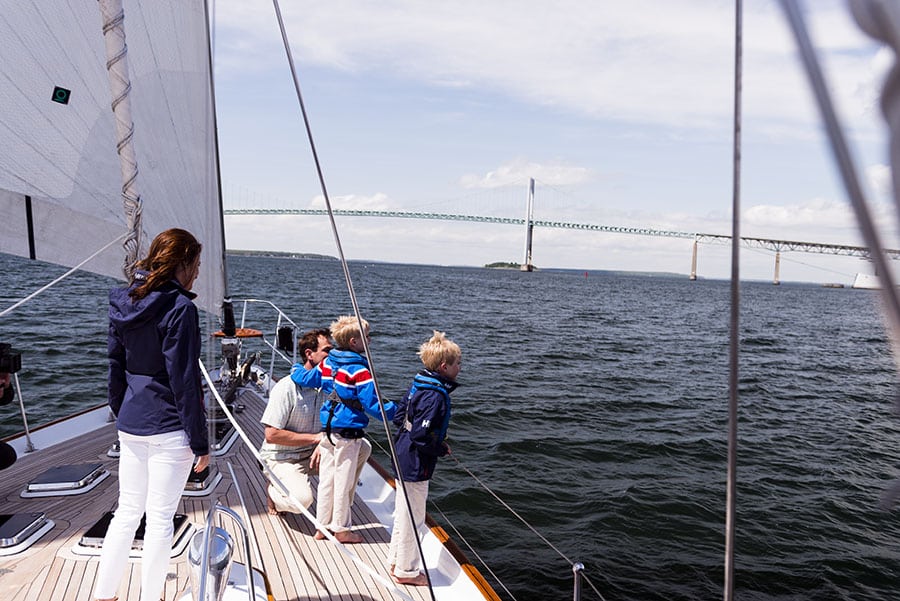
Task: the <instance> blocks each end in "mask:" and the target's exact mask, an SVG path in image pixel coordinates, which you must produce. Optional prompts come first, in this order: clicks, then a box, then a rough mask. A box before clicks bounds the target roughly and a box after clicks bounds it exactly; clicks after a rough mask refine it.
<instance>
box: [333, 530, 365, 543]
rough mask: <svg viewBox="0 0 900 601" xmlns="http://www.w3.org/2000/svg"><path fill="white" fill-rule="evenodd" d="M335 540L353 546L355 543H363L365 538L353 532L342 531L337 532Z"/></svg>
mask: <svg viewBox="0 0 900 601" xmlns="http://www.w3.org/2000/svg"><path fill="white" fill-rule="evenodd" d="M334 538H336V539H338V541H339V542H342V543H344V544H345V545H352V544H354V543H361V542H363V537H362V535H360V534H357V533H356V532H353V531H352V530H342V531H340V532H336V533H335V534H334Z"/></svg>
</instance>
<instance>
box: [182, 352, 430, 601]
mask: <svg viewBox="0 0 900 601" xmlns="http://www.w3.org/2000/svg"><path fill="white" fill-rule="evenodd" d="M198 363H199V364H200V372H201V373H202V374H203V378H204V379H205V380H206V385H207V387H209V390H210V393H211V394H212V395H213V396H214V397H215V399H216V402H217V403H218V404H219V407H220V408H221V409H222V412H223V413H224V414H225V417H227V418H228V421H229V422H231V425H232V427H233V428H234V431H235V432H237V434H238V436H240V437H241V440H242V441H243V442H244V444H245V445H247V449H248V450H249V451H250V453H251V454H252V455H253V458H254V459H256V461H257V462H258V463H259V464H260V465H261V466H262V468H263V471H264V472H265V474H266V477H268V478H269V479H270V481H271V482H273V483H274V484H276V485H277V486H278V487H279V488H280V489H281V491H282V492H283V493H285V495H286V496H287V497H289V498H290V499H291V500H292V501H294V504H295V505H297V507H298V509H300V510H301V511H302V513H303V515H304V516H305V517H306V519H308V520H309V521H310V522H312V524H313V525H314V526H315V527H316V528H317V529H318V530H320V531H321V532H322V533H323V534H324V535H325V537H326V538H327V539H328V540H330V541H331V542H333V543H334V544H335V545H337V549H338V551H340V552H341V553H343V554H344V556H345V557H346V558H347V559H349V560H350V561H352V562H353V563H355V564H356V565H357V567H359V568H361V569H362V570H363V571H365V572H367V573H368V574H369V575H370V576H371V577H372V578H373V579H375V580H376V581H377V582H380V583H381V584H383V585H384V586H385V588H387V589H388V590H389V591H391V592H392V593H394V594H395V595H397V596H399V597H401V598H402V599H407V600H408V601H413V598H412V597H410V596H409V595H407V594H406V593H405V592H403V591H402V590H400V589H399V588H397V586H396V585H395V584H394V583H393V582H388V580H386V579H385V578H384V577H383V576H382V575H381V574H379V573H377V572H376V571H375V570H373V569H372V568H371V567H369V565H368V564H367V563H365V562H364V561H363V560H362V559H360V558H359V556H357V555H356V554H355V553H353V552H351V551H349V550H347V547H346V545H344V544H343V543H342V542H341V541H339V540H338V539H336V538H335V537H334V535H333V534H331V533H330V532H329V531H328V528H326V527H325V526H323V525H322V524H321V523H320V522H319V521H318V520H317V519H316V516H314V515H312V514H311V513H310V512H309V510H308V509H306V508H305V507H303V504H302V503H299V502H298V500H297V499H296V497H294V496H293V495H291V493H290V491H289V490H288V489H287V487H286V486H285V485H284V484H283V483H282V482H281V480H279V479H278V476H276V475H275V474H274V473H273V472H272V470H271V468H269V466H268V465H267V464H266V462H265V461H263V458H262V457H261V456H260V454H259V451H257V449H256V445H254V444H253V442H252V441H251V440H250V438H249V437H248V436H247V433H246V432H244V430H243V428H241V426H240V424H238V422H237V419H235V417H234V415H233V414H232V413H231V411H230V410H229V409H228V406H227V405H225V401H224V400H222V396H221V395H220V394H219V391H218V389H217V388H216V385H215V383H214V382H213V381H212V378H211V377H210V375H209V372H208V371H207V370H206V366H205V365H204V364H203V361H202V360H198Z"/></svg>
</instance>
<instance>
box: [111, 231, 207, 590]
mask: <svg viewBox="0 0 900 601" xmlns="http://www.w3.org/2000/svg"><path fill="white" fill-rule="evenodd" d="M200 250H201V245H200V243H199V242H198V241H197V240H196V238H194V236H193V235H191V234H190V233H189V232H187V231H185V230H181V229H170V230H166V231H164V232H162V233H161V234H159V235H158V236H157V237H156V238H155V239H154V240H153V243H152V244H151V245H150V251H149V253H148V254H147V258H146V259H144V260H143V261H141V262H139V263H138V269H137V270H136V271H135V275H134V278H133V280H132V282H131V285H130V286H128V288H116V289H113V290H112V291H110V293H109V347H108V350H109V406H110V408H111V409H112V411H113V413H115V414H116V426H117V427H118V430H119V442H120V445H121V454H120V457H119V502H118V508H117V509H116V512H115V516H114V517H113V519H112V522H110V525H109V529H108V530H107V533H106V537H105V539H104V541H103V550H102V552H101V554H100V567H99V570H98V572H97V583H96V588H95V590H94V595H95V597H96V598H97V599H99V600H101V601H104V600H111V599H115V598H116V597H115V594H116V591H117V590H118V588H119V584H120V582H121V581H122V575H123V573H124V571H125V567H126V564H127V562H128V554H129V551H130V550H131V542H132V540H133V539H134V534H135V531H136V530H137V528H138V525H139V523H140V521H141V516H142V515H144V514H146V516H147V524H146V529H145V534H144V548H143V563H142V568H141V601H158V600H159V599H160V596H161V593H162V590H163V586H164V584H165V580H166V572H167V570H168V566H169V555H170V549H171V546H172V535H173V525H172V518H173V517H174V515H175V510H176V509H177V508H178V503H179V501H180V500H181V493H182V491H183V490H184V485H185V482H186V481H187V477H188V474H189V473H190V470H191V465H192V464H193V461H194V457H195V456H196V457H198V458H199V460H198V461H197V465H196V467H195V468H194V471H196V472H200V471H203V470H204V469H205V468H206V466H207V465H208V464H209V442H208V439H207V433H206V413H205V409H204V407H203V392H202V388H201V383H200V371H199V367H198V362H199V358H200V343H201V338H200V322H199V317H198V314H197V307H196V306H195V305H194V303H193V302H192V299H193V298H194V297H195V296H196V295H194V294H193V293H192V292H191V291H190V290H191V288H192V287H193V284H194V280H196V279H197V275H198V274H199V272H200Z"/></svg>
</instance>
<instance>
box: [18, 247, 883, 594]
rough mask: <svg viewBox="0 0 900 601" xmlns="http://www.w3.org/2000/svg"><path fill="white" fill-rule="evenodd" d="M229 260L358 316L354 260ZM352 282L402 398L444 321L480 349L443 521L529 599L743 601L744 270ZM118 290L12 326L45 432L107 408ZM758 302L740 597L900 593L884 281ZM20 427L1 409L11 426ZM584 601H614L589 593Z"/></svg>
mask: <svg viewBox="0 0 900 601" xmlns="http://www.w3.org/2000/svg"><path fill="white" fill-rule="evenodd" d="M229 261H230V272H231V282H232V284H231V287H232V290H231V292H232V294H233V296H235V297H236V298H244V297H253V298H266V299H269V300H272V301H273V302H275V303H276V304H277V305H278V306H279V307H281V308H282V309H283V310H284V311H285V312H286V313H287V314H288V315H290V316H291V317H292V318H293V319H294V320H295V321H297V322H298V323H299V324H300V325H301V326H302V327H304V328H305V327H313V326H327V325H328V323H330V321H332V320H333V318H334V317H336V316H337V315H340V314H348V313H350V312H351V311H352V309H351V305H350V301H349V297H348V294H347V289H346V285H345V284H344V281H343V277H342V272H341V269H340V266H339V264H337V263H336V262H330V261H312V260H291V259H274V258H261V257H230V258H229ZM60 272H61V269H60V268H58V267H54V266H49V265H44V264H40V263H27V262H24V261H22V260H20V259H16V258H12V257H8V256H5V255H0V274H2V275H0V309H2V308H5V307H6V306H8V305H9V304H11V303H12V302H13V301H14V300H16V299H18V298H20V297H21V296H24V294H26V293H27V292H28V291H30V290H31V289H32V288H34V287H36V284H28V285H26V284H24V280H26V279H27V280H31V281H33V282H45V281H48V280H50V279H52V277H55V276H56V275H58V274H59V273H60ZM351 274H352V277H353V280H354V286H355V290H356V293H357V296H358V298H359V303H360V307H361V310H362V312H363V314H364V316H365V317H366V318H367V319H368V320H369V321H370V322H371V324H372V332H373V337H372V342H371V349H372V357H373V363H374V367H375V371H376V374H377V378H378V383H379V387H380V389H381V391H382V394H383V395H384V396H386V397H387V398H397V397H399V396H400V395H401V394H402V393H403V391H404V390H405V388H406V387H407V386H408V384H409V380H410V378H411V376H412V375H413V373H414V372H415V371H416V370H417V369H419V366H420V364H419V362H418V359H417V357H416V355H415V352H416V349H417V347H418V345H419V344H421V342H423V341H424V340H426V339H427V338H428V337H429V336H430V334H431V331H432V330H433V329H439V330H443V331H446V332H447V334H448V335H449V336H450V337H451V338H453V339H454V340H456V341H457V342H458V343H459V344H460V346H461V347H462V349H463V366H462V372H461V373H460V382H461V386H460V388H459V389H458V390H457V391H456V392H455V393H454V394H453V419H452V422H451V429H450V440H449V442H450V445H451V447H452V449H453V456H452V457H450V458H445V459H444V460H442V461H441V463H439V465H438V468H437V472H436V475H435V479H434V480H433V482H432V488H431V495H430V499H431V500H432V501H433V502H434V506H432V507H431V508H430V512H431V513H432V515H433V516H435V517H436V518H437V519H438V521H439V522H442V523H443V522H444V521H445V516H446V518H449V520H450V521H452V523H453V525H454V527H455V528H457V529H458V530H459V532H458V534H457V533H454V532H453V531H452V529H450V531H451V535H452V536H454V538H456V539H457V542H460V543H461V542H462V541H461V540H460V539H461V538H464V539H465V541H467V542H468V543H469V544H471V545H472V546H473V547H474V548H475V549H476V550H477V552H478V554H479V555H480V556H481V557H482V558H483V559H484V560H485V561H486V562H487V564H488V565H489V566H490V568H491V569H492V570H493V571H494V572H495V573H496V574H497V576H499V578H500V579H501V580H502V581H503V583H504V584H505V586H506V587H507V588H508V589H509V590H510V591H511V593H512V594H513V595H514V596H515V598H516V599H519V600H538V599H541V600H544V599H548V600H549V599H571V598H572V592H571V587H572V572H571V567H570V563H569V562H570V561H577V562H581V563H583V564H584V565H585V572H584V573H585V575H586V576H587V578H589V579H590V581H591V583H592V584H593V585H594V586H596V587H597V589H598V590H599V591H600V592H601V593H602V595H603V597H604V598H605V599H607V600H608V601H613V600H655V599H659V600H663V599H666V600H682V599H683V600H700V599H704V600H706V599H716V598H722V586H723V580H724V578H723V563H724V529H725V526H724V516H725V482H726V452H727V443H726V426H727V404H728V382H727V373H728V317H729V306H728V300H729V284H728V283H727V282H720V281H697V282H690V281H688V280H687V279H686V278H680V277H648V276H639V275H618V274H609V273H594V272H589V273H583V272H563V271H556V272H554V271H539V272H536V273H531V274H524V273H519V272H513V271H496V270H484V269H476V268H454V267H430V266H411V265H390V264H368V263H352V264H351ZM110 285H111V283H110V282H109V281H108V280H106V279H104V278H99V277H95V276H80V277H79V278H78V279H76V280H68V281H66V282H65V283H63V284H62V285H60V287H58V288H57V289H55V291H54V292H52V293H51V294H49V295H44V296H43V297H39V298H38V299H36V300H35V301H33V302H32V303H30V304H29V305H26V306H25V307H23V308H22V309H20V310H17V311H16V312H15V313H14V314H12V315H11V316H7V317H4V318H0V342H9V343H12V344H13V346H14V347H15V348H16V349H17V350H19V351H21V352H22V362H23V370H22V371H21V372H20V374H19V376H20V381H21V383H22V387H23V394H24V395H25V400H26V403H27V405H28V411H29V420H30V423H31V424H32V425H35V424H39V423H43V422H46V421H48V420H50V419H53V418H56V417H60V416H63V415H65V414H67V413H70V412H72V411H73V410H76V409H79V408H83V407H87V406H92V405H95V404H97V403H99V402H102V401H103V400H104V398H105V392H106V391H105V386H106V381H105V369H104V361H105V332H106V300H105V299H106V288H107V287H109V286H110ZM741 294H742V317H741V320H742V321H741V359H740V371H741V378H740V417H739V426H738V432H739V438H740V441H739V455H738V473H737V516H736V537H735V591H736V598H737V599H740V600H742V601H750V600H753V601H756V600H759V601H762V600H767V601H774V600H795V599H796V600H799V599H817V600H830V599H835V600H837V599H860V600H863V599H866V600H869V599H896V598H898V595H900V548H898V545H900V519H898V514H897V512H896V511H893V512H892V511H885V510H882V509H880V508H879V502H880V499H881V497H882V495H883V494H884V492H885V491H886V490H887V489H888V488H890V486H891V485H892V484H893V483H894V482H895V481H897V480H898V479H900V470H898V464H900V416H898V415H897V413H896V411H895V408H896V401H897V393H898V387H897V376H896V372H895V369H894V363H893V360H892V358H891V356H890V352H889V347H888V341H887V337H886V335H885V333H884V330H883V327H882V323H881V318H880V316H879V313H878V309H877V297H876V295H875V293H873V292H871V291H862V290H850V289H830V288H821V287H817V286H813V285H792V284H783V285H781V286H777V287H776V286H772V285H771V284H767V283H753V282H749V283H744V284H743V285H742V288H741ZM247 325H252V324H247ZM48 367H49V369H47V368H48ZM282 373H283V371H282ZM48 386H49V387H50V388H49V389H51V390H53V391H54V396H52V397H51V396H47V393H46V392H45V391H46V390H47V389H48ZM19 429H21V424H20V420H19V418H18V414H17V412H16V411H15V408H14V407H12V406H7V407H0V436H5V435H8V434H11V433H13V432H15V431H18V430H19ZM369 430H370V434H371V435H372V436H373V438H374V439H375V441H376V442H382V441H383V440H384V438H385V434H384V433H383V432H382V431H380V430H379V428H378V427H376V426H375V425H374V424H373V425H372V426H371V427H370V429H369ZM469 472H471V474H474V475H475V476H477V477H478V479H479V480H481V481H482V482H483V483H484V484H486V485H487V487H489V488H490V489H491V490H492V491H493V492H494V493H496V494H497V495H498V496H499V497H501V498H502V499H503V500H504V501H505V502H506V503H507V504H508V505H509V506H511V507H512V508H513V509H514V510H515V511H516V512H517V513H518V514H519V515H521V516H522V518H524V519H525V520H526V521H527V522H528V523H529V524H530V525H531V526H532V527H533V528H535V529H536V530H537V531H538V532H539V533H540V534H541V535H543V536H544V537H546V539H547V540H548V541H549V542H550V543H551V544H552V545H553V546H554V547H555V548H556V549H555V550H554V549H553V548H551V547H549V546H548V545H547V544H545V542H544V541H542V540H541V539H540V538H539V537H538V536H536V535H535V534H534V533H533V532H532V531H531V530H530V529H529V528H527V527H526V526H524V525H523V524H522V523H521V522H520V521H519V520H518V519H517V518H516V517H515V516H514V515H512V514H510V513H509V512H508V511H507V510H506V509H505V508H504V507H503V506H502V505H501V504H500V503H498V502H497V501H496V499H495V498H494V497H493V496H492V495H491V494H490V493H489V492H488V491H486V490H485V489H484V488H483V487H482V486H481V485H480V484H479V483H478V482H477V481H475V480H474V479H473V478H472V477H471V476H470V473H469ZM448 529H449V528H448ZM461 546H462V545H461ZM561 555H564V556H565V557H566V558H568V560H567V559H564V558H563V557H562V556H561ZM483 571H484V570H483ZM486 576H488V578H489V580H490V579H491V577H490V576H489V575H487V574H486ZM497 588H498V592H499V593H500V595H501V598H504V599H505V598H509V597H508V596H507V595H506V593H505V592H503V590H502V589H500V587H497ZM583 598H584V599H595V598H597V597H596V595H594V593H593V591H591V589H590V587H589V586H587V585H585V588H584V595H583Z"/></svg>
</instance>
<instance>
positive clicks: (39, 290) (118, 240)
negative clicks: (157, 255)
mask: <svg viewBox="0 0 900 601" xmlns="http://www.w3.org/2000/svg"><path fill="white" fill-rule="evenodd" d="M127 235H128V234H122V235H121V236H119V237H118V238H116V239H115V240H113V241H112V242H110V243H109V244H107V245H106V246H104V247H103V248H101V249H100V250H98V251H97V252H95V253H94V254H92V255H91V256H90V257H88V258H87V259H85V260H84V261H82V262H81V263H79V264H78V265H76V266H75V267H73V268H72V269H70V270H69V271H67V272H65V273H64V274H62V275H61V276H59V277H58V278H56V279H55V280H53V281H52V282H50V283H49V284H47V285H46V286H44V287H42V288H39V289H38V290H35V291H34V292H32V293H31V294H29V295H28V296H26V297H25V298H23V299H22V300H20V301H18V302H17V303H15V304H14V305H12V306H11V307H8V308H6V309H4V310H3V311H2V312H0V317H3V316H4V315H6V314H7V313H10V312H12V310H13V309H15V308H16V307H19V306H21V305H24V304H25V303H27V302H28V301H30V300H31V299H33V298H34V297H35V296H37V295H38V294H40V293H41V292H43V291H44V290H47V289H48V288H50V287H52V286H55V285H56V284H58V283H59V282H61V281H63V280H64V279H66V278H67V277H69V276H70V275H72V274H73V273H75V272H76V271H78V270H79V269H81V266H82V265H84V264H85V263H87V262H88V261H90V260H91V259H93V258H94V257H96V256H97V255H99V254H100V253H102V252H103V251H104V250H106V249H107V248H109V247H110V246H112V245H113V244H115V243H116V242H120V241H121V240H122V239H123V238H125V237H126V236H127Z"/></svg>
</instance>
